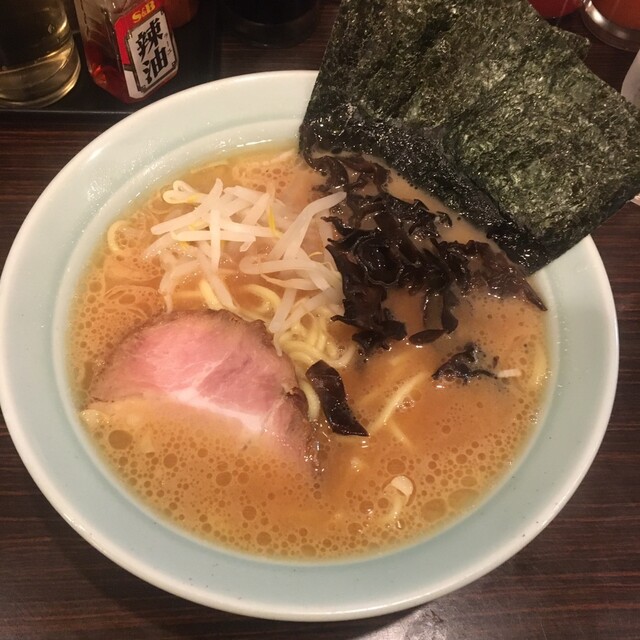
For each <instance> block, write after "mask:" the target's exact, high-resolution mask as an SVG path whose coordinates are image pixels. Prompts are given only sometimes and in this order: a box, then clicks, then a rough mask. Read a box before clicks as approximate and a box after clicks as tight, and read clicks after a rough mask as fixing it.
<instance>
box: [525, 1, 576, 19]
mask: <svg viewBox="0 0 640 640" xmlns="http://www.w3.org/2000/svg"><path fill="white" fill-rule="evenodd" d="M529 2H530V3H531V4H532V5H533V7H534V8H535V9H536V11H537V12H538V13H539V14H540V15H541V16H542V17H543V18H559V17H560V16H566V15H567V14H568V13H571V12H572V11H575V10H576V9H578V8H579V7H580V5H581V4H582V0H529Z"/></svg>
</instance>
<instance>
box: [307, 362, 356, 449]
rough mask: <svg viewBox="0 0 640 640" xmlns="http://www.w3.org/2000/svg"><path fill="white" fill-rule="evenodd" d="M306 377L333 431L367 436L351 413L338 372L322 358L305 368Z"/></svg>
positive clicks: (345, 434) (341, 433)
mask: <svg viewBox="0 0 640 640" xmlns="http://www.w3.org/2000/svg"><path fill="white" fill-rule="evenodd" d="M307 378H308V379H309V382H310V383H311V386H312V387H313V390H314V391H315V392H316V393H317V394H318V398H319V400H320V405H321V407H322V411H323V412H324V415H325V417H326V418H327V422H328V423H329V425H330V426H331V429H332V430H333V432H334V433H338V434H340V435H343V436H360V437H367V436H368V435H369V434H368V433H367V430H366V429H365V428H364V427H363V426H362V425H361V424H360V423H359V422H358V420H357V419H356V417H355V416H354V415H353V412H352V411H351V408H350V407H349V403H348V402H347V394H346V392H345V389H344V384H343V383H342V378H341V377H340V374H339V373H338V372H337V371H336V370H335V369H334V368H333V367H331V366H329V365H328V364H327V363H326V362H324V360H318V362H316V363H314V364H312V365H311V366H310V367H309V368H308V369H307Z"/></svg>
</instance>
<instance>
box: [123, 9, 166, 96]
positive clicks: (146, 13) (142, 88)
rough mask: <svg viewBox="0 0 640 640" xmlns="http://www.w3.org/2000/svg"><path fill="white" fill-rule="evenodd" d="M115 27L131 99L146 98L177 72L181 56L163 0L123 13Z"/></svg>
mask: <svg viewBox="0 0 640 640" xmlns="http://www.w3.org/2000/svg"><path fill="white" fill-rule="evenodd" d="M114 29H115V33H116V40H117V43H118V51H119V53H120V59H121V60H122V67H123V70H124V78H125V81H126V83H127V91H128V92H129V95H130V96H131V97H132V98H143V97H144V96H145V95H146V94H147V93H149V91H151V90H153V89H154V88H155V87H157V86H158V85H160V84H162V83H163V82H166V81H167V80H168V79H169V78H171V77H173V76H174V75H175V74H176V72H177V70H178V55H177V52H176V45H175V41H174V39H173V33H172V31H171V29H170V27H169V24H168V22H167V16H166V14H165V12H164V8H163V0H145V1H144V2H141V3H140V4H138V5H136V6H135V7H134V8H133V9H132V10H131V11H129V12H127V13H125V14H124V15H122V16H120V17H119V18H118V19H117V20H116V22H115V24H114Z"/></svg>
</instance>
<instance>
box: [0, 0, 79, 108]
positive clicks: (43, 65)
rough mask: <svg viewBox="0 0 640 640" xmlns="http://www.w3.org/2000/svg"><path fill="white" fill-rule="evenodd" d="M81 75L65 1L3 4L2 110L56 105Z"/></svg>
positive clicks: (14, 0)
mask: <svg viewBox="0 0 640 640" xmlns="http://www.w3.org/2000/svg"><path fill="white" fill-rule="evenodd" d="M79 73H80V58H79V56H78V52H77V51H76V47H75V45H74V42H73V36H72V34H71V30H70V28H69V21H68V19H67V15H66V13H65V9H64V4H63V1H62V0H7V1H5V0H1V1H0V107H44V106H46V105H48V104H51V103H53V102H55V101H56V100H59V99H60V98H61V97H62V96H64V95H65V94H66V93H68V92H69V91H70V90H71V89H72V88H73V86H74V85H75V83H76V81H77V79H78V74H79Z"/></svg>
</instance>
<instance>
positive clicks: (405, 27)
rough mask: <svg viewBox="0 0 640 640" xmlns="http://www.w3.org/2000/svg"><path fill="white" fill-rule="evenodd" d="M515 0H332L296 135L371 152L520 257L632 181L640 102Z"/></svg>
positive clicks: (637, 184)
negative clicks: (328, 27) (333, 9)
mask: <svg viewBox="0 0 640 640" xmlns="http://www.w3.org/2000/svg"><path fill="white" fill-rule="evenodd" d="M586 46H587V45H586V41H585V40H584V39H582V38H579V37H578V36H574V35H573V34H568V33H566V32H563V31H560V30H558V29H555V28H553V27H551V26H549V25H548V24H547V23H546V22H544V21H542V20H540V19H539V18H538V16H537V14H536V13H535V12H534V11H533V9H531V7H530V6H529V4H528V2H526V0H479V1H476V2H470V0H374V2H367V1H366V0H343V3H342V5H341V8H340V11H339V14H338V18H337V20H336V24H335V27H334V31H333V33H332V37H331V39H330V42H329V46H328V47H327V51H326V53H325V58H324V61H323V64H322V67H321V70H320V73H319V76H318V80H317V82H316V86H315V88H314V91H313V94H312V97H311V100H310V103H309V107H308V109H307V113H306V116H305V119H304V122H303V126H302V129H301V133H302V135H301V144H302V145H303V146H305V145H307V146H308V145H311V144H316V145H317V146H319V147H320V148H323V149H327V150H339V149H346V150H351V151H355V152H364V153H371V154H374V155H377V156H379V157H381V158H382V159H384V160H385V161H386V162H387V163H388V164H389V165H390V166H392V167H393V168H394V169H396V170H397V171H398V172H399V173H400V174H402V175H404V176H405V177H406V178H407V179H409V180H410V181H411V182H412V183H414V184H415V185H417V186H419V187H422V188H424V189H427V190H428V191H431V192H432V193H434V194H435V195H437V196H438V197H440V198H441V199H442V200H443V201H444V202H445V203H446V204H447V205H449V206H451V207H452V208H454V209H455V210H457V211H459V212H461V213H462V214H463V215H465V216H467V217H468V218H469V219H470V220H471V221H472V222H473V223H474V224H476V225H477V226H479V227H481V228H483V229H484V230H485V231H486V232H487V235H488V236H489V237H491V238H493V239H495V240H496V242H497V243H498V244H499V245H500V246H501V247H502V248H503V249H504V250H505V251H506V252H507V253H508V255H509V256H510V257H511V258H512V259H514V260H515V261H516V262H518V263H520V264H521V265H522V266H523V267H524V268H525V269H526V270H527V271H530V272H531V271H535V270H536V269H538V268H540V267H542V266H544V265H545V264H547V263H548V262H550V261H551V260H553V259H554V258H555V257H557V256H559V255H560V254H562V253H563V252H564V251H566V250H567V249H569V248H570V247H571V246H573V244H575V243H576V242H578V241H579V240H580V239H581V238H582V237H584V236H586V235H588V234H589V233H590V232H591V231H592V230H593V229H594V228H595V227H596V226H597V225H598V224H600V223H601V222H602V221H603V220H604V219H606V218H607V217H608V216H609V215H611V214H612V213H614V212H615V211H616V210H617V209H618V208H619V207H620V206H621V205H622V204H623V203H624V201H625V200H628V199H629V198H631V197H633V195H635V193H637V192H638V191H640V112H638V110H637V109H636V108H634V107H632V106H631V105H630V104H629V103H627V102H626V101H625V100H624V99H623V98H622V97H621V96H619V95H618V94H617V93H616V92H615V91H613V90H612V89H611V88H610V87H608V86H607V85H605V84H604V83H603V82H602V81H600V80H599V79H598V78H596V77H595V76H593V75H592V74H591V73H590V72H589V71H588V70H587V69H586V67H585V66H584V64H583V62H582V58H583V57H584V55H585V52H586Z"/></svg>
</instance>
